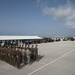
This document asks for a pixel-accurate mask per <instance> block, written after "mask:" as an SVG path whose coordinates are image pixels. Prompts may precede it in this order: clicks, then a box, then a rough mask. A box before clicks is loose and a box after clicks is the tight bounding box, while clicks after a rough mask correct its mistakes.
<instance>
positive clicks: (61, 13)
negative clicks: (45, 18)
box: [42, 0, 75, 28]
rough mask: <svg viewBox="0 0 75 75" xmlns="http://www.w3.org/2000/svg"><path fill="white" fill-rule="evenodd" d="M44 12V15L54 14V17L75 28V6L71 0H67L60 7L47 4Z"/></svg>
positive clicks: (43, 9)
mask: <svg viewBox="0 0 75 75" xmlns="http://www.w3.org/2000/svg"><path fill="white" fill-rule="evenodd" d="M42 12H43V14H44V15H53V18H54V19H57V20H62V21H64V22H65V25H66V26H68V27H69V28H75V22H74V21H75V7H74V5H73V4H72V3H71V2H70V0H67V3H66V4H65V5H60V6H58V7H48V6H47V5H46V6H45V7H43V8H42Z"/></svg>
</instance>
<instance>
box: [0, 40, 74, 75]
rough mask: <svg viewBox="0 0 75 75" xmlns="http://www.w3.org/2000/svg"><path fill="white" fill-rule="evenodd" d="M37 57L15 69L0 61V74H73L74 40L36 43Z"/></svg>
mask: <svg viewBox="0 0 75 75" xmlns="http://www.w3.org/2000/svg"><path fill="white" fill-rule="evenodd" d="M38 50H39V58H38V60H37V61H35V62H34V63H32V64H31V65H26V66H24V67H23V68H22V69H17V68H15V67H13V66H11V65H9V64H8V63H5V62H3V61H0V75H75V42H74V41H61V42H52V43H42V44H38Z"/></svg>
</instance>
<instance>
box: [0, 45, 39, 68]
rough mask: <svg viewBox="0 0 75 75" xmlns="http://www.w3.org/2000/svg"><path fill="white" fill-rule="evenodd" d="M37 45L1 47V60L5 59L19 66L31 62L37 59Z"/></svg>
mask: <svg viewBox="0 0 75 75" xmlns="http://www.w3.org/2000/svg"><path fill="white" fill-rule="evenodd" d="M37 58H38V48H37V45H36V46H35V47H34V46H33V45H32V46H31V47H30V45H27V46H26V47H25V48H23V47H0V60H2V61H5V62H7V63H9V64H11V65H13V66H15V67H17V68H20V67H21V63H24V64H30V62H31V61H32V60H37Z"/></svg>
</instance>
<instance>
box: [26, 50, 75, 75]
mask: <svg viewBox="0 0 75 75" xmlns="http://www.w3.org/2000/svg"><path fill="white" fill-rule="evenodd" d="M73 51H75V49H73V50H71V51H69V52H67V53H65V54H64V55H62V56H60V57H58V58H56V59H55V60H53V61H51V62H49V63H48V64H46V65H44V66H42V67H40V68H38V69H36V70H34V71H33V72H31V73H29V74H27V75H32V74H33V73H35V72H37V71H39V70H41V69H43V68H45V67H46V66H48V65H50V64H52V63H54V62H55V61H57V60H59V59H61V58H62V57H64V56H66V55H68V54H69V53H71V52H73Z"/></svg>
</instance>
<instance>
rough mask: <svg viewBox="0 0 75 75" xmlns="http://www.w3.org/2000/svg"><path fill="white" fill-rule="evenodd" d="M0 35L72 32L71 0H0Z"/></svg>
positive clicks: (74, 32)
mask: <svg viewBox="0 0 75 75" xmlns="http://www.w3.org/2000/svg"><path fill="white" fill-rule="evenodd" d="M0 35H37V36H48V37H52V36H73V35H75V0H0Z"/></svg>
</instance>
